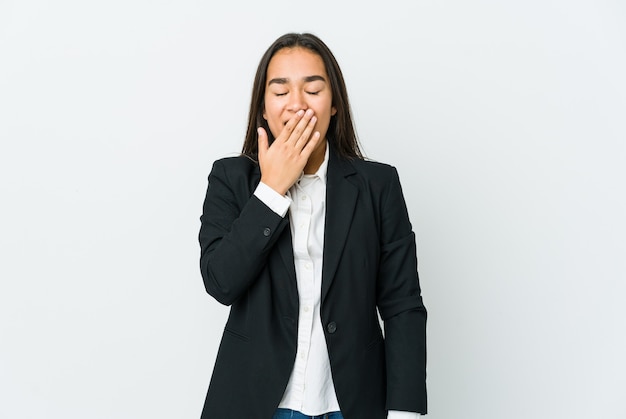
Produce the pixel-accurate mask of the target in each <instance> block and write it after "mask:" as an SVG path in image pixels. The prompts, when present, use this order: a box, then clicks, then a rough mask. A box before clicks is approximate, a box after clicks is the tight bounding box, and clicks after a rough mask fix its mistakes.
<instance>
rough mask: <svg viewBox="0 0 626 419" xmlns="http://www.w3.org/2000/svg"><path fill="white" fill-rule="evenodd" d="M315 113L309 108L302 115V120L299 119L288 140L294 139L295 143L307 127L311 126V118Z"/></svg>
mask: <svg viewBox="0 0 626 419" xmlns="http://www.w3.org/2000/svg"><path fill="white" fill-rule="evenodd" d="M314 114H315V112H313V109H309V110H307V111H306V112H305V113H304V115H303V116H302V117H301V119H300V121H298V124H297V125H296V127H295V128H294V129H293V132H292V133H291V134H290V135H289V139H288V140H287V141H293V142H294V143H295V142H297V141H298V140H299V139H300V137H302V135H303V133H304V131H305V130H306V128H307V127H308V126H309V123H310V122H311V118H313V115H314Z"/></svg>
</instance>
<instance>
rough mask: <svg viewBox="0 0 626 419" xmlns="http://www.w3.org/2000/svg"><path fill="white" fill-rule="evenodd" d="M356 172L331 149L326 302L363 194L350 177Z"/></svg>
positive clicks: (324, 275) (324, 284)
mask: <svg viewBox="0 0 626 419" xmlns="http://www.w3.org/2000/svg"><path fill="white" fill-rule="evenodd" d="M354 173H355V170H354V167H353V166H352V164H350V162H349V161H346V160H343V159H341V158H340V157H339V156H338V155H337V154H336V153H335V152H334V150H333V149H332V147H331V149H330V154H329V162H328V172H327V174H326V222H325V224H326V225H325V229H324V231H325V233H324V262H323V265H322V302H323V301H324V298H325V297H326V294H327V293H328V290H329V289H330V286H331V284H332V282H333V279H334V276H335V272H336V270H337V265H338V264H339V260H340V259H341V254H342V252H343V248H344V245H345V243H346V238H347V236H348V231H349V230H350V224H351V222H352V216H353V214H354V209H355V207H356V201H357V196H358V194H359V192H358V189H357V187H356V186H355V185H353V184H352V183H350V182H349V181H348V179H347V178H348V176H350V175H352V174H354Z"/></svg>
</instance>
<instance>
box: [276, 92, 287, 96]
mask: <svg viewBox="0 0 626 419" xmlns="http://www.w3.org/2000/svg"><path fill="white" fill-rule="evenodd" d="M286 94H287V93H274V96H285V95H286Z"/></svg>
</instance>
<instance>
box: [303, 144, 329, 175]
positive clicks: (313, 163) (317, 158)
mask: <svg viewBox="0 0 626 419" xmlns="http://www.w3.org/2000/svg"><path fill="white" fill-rule="evenodd" d="M326 147H327V146H326V140H323V141H320V144H319V145H318V146H317V148H315V150H313V153H311V155H310V156H309V160H308V161H307V163H306V166H304V174H305V175H312V174H314V173H315V172H317V170H318V169H319V168H320V166H321V165H322V162H323V161H324V157H325V156H326Z"/></svg>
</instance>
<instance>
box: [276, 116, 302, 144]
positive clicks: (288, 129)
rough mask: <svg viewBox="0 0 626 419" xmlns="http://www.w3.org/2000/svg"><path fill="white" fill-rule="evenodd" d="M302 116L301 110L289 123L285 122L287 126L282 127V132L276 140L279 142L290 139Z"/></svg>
mask: <svg viewBox="0 0 626 419" xmlns="http://www.w3.org/2000/svg"><path fill="white" fill-rule="evenodd" d="M303 116H304V110H302V109H301V110H299V111H298V112H296V114H295V115H294V116H292V117H291V119H290V120H289V121H287V124H285V126H284V127H283V130H282V131H281V132H280V134H279V135H278V138H277V140H278V139H280V140H281V141H287V140H289V138H290V137H291V133H292V132H293V130H294V129H295V128H296V126H297V125H298V123H299V122H300V120H301V119H302V117H303Z"/></svg>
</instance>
